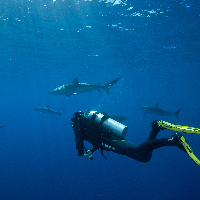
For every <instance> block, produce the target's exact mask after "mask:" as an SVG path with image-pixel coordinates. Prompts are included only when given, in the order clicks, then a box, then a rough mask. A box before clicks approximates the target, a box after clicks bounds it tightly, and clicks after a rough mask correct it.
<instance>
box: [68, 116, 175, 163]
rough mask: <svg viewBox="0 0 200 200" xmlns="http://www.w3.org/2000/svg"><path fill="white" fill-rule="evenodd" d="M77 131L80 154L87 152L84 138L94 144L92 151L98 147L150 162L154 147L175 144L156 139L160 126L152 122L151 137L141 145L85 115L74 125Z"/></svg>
mask: <svg viewBox="0 0 200 200" xmlns="http://www.w3.org/2000/svg"><path fill="white" fill-rule="evenodd" d="M72 127H73V130H74V133H75V140H76V149H77V150H78V156H83V154H84V153H85V148H84V140H85V141H88V142H90V143H91V144H92V145H93V148H92V149H91V152H92V153H93V152H94V151H96V150H97V149H100V150H101V152H103V150H106V151H112V152H115V153H118V154H122V155H126V156H128V157H131V158H133V159H135V160H138V161H141V162H149V161H150V159H151V156H152V152H153V150H154V149H157V148H160V147H163V146H174V145H175V144H173V143H172V142H170V141H169V140H168V139H167V138H163V139H156V136H157V134H158V132H159V131H160V127H158V125H157V124H156V123H152V130H151V132H150V135H149V138H148V139H147V140H146V141H145V142H143V143H141V144H140V145H136V144H133V143H131V142H129V141H127V140H126V139H125V138H121V137H119V136H118V135H116V134H114V133H112V132H110V131H108V130H107V129H105V128H104V127H103V126H102V125H100V124H98V123H95V122H90V121H89V120H88V119H86V118H85V117H81V118H79V119H78V120H77V121H75V122H74V125H73V126H72Z"/></svg>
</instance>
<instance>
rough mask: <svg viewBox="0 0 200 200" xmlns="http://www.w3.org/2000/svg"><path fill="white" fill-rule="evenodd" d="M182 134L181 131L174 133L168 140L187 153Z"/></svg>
mask: <svg viewBox="0 0 200 200" xmlns="http://www.w3.org/2000/svg"><path fill="white" fill-rule="evenodd" d="M182 136H183V135H182V134H180V133H175V134H174V135H172V137H170V138H169V139H168V142H171V143H172V144H173V145H174V146H177V147H178V148H179V149H181V150H183V151H184V152H186V153H187V151H186V150H185V148H184V146H183V141H182V140H181V137H182Z"/></svg>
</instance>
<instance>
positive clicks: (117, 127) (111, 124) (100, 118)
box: [84, 111, 128, 138]
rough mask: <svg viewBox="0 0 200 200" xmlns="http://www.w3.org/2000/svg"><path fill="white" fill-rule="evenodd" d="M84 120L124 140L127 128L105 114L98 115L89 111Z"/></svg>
mask: <svg viewBox="0 0 200 200" xmlns="http://www.w3.org/2000/svg"><path fill="white" fill-rule="evenodd" d="M84 116H85V118H87V119H89V120H91V121H92V122H96V123H98V124H100V125H102V126H103V127H104V128H106V129H107V130H108V131H111V132H112V133H114V134H116V135H118V136H119V137H121V138H124V136H125V135H126V132H127V130H128V127H127V126H125V125H123V124H121V123H119V122H117V121H115V120H114V119H112V118H110V117H109V116H108V115H106V114H102V113H99V112H97V111H90V112H86V113H85V115H84Z"/></svg>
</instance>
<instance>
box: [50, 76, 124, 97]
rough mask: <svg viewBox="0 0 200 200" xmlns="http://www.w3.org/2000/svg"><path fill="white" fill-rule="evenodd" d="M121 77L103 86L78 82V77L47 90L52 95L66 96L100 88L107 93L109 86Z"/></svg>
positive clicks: (108, 92)
mask: <svg viewBox="0 0 200 200" xmlns="http://www.w3.org/2000/svg"><path fill="white" fill-rule="evenodd" d="M120 78H121V77H119V78H117V79H115V80H113V81H112V82H110V83H108V84H106V85H105V86H101V85H93V84H88V83H79V81H78V77H76V78H75V79H74V81H73V82H72V83H70V84H67V85H63V86H60V87H58V88H56V89H54V90H52V91H50V92H49V94H54V95H65V96H67V97H70V95H76V94H80V93H85V92H91V91H93V90H98V91H100V90H101V89H104V90H105V91H106V93H107V94H110V91H109V90H110V88H111V87H112V86H113V85H114V84H115V83H116V82H117V81H118V80H119V79H120Z"/></svg>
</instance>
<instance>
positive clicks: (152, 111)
mask: <svg viewBox="0 0 200 200" xmlns="http://www.w3.org/2000/svg"><path fill="white" fill-rule="evenodd" d="M141 109H142V110H144V111H145V113H144V114H147V113H150V114H155V115H161V116H176V118H177V119H178V115H179V112H180V111H181V108H180V109H179V110H177V111H176V112H175V113H173V112H168V111H165V110H162V109H161V108H159V107H158V103H157V104H156V105H155V106H143V107H141Z"/></svg>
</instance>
